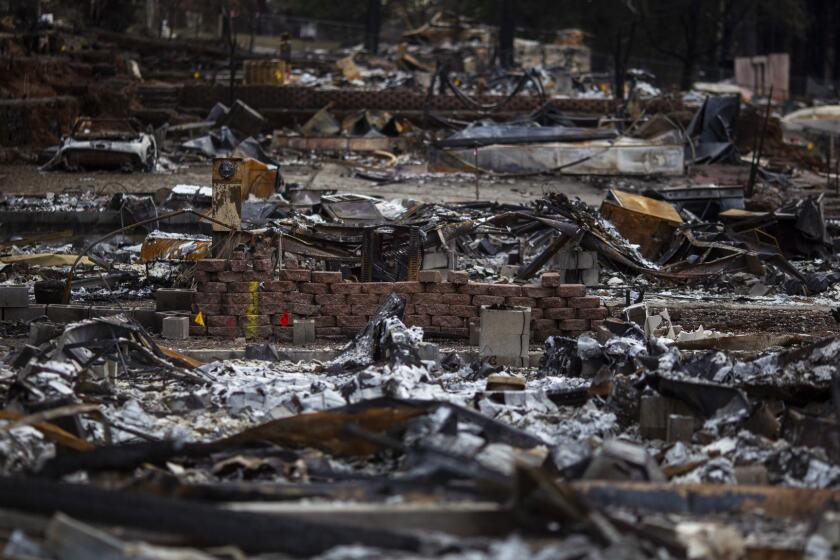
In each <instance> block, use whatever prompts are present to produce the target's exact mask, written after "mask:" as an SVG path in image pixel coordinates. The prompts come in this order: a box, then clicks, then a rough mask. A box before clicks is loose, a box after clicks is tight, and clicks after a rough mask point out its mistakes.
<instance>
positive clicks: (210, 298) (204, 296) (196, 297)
mask: <svg viewBox="0 0 840 560" xmlns="http://www.w3.org/2000/svg"><path fill="white" fill-rule="evenodd" d="M193 303H222V294H208V293H204V292H196V293H195V294H193Z"/></svg>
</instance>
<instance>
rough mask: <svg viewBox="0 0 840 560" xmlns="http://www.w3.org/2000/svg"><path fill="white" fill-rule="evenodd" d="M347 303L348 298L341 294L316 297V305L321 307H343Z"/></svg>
mask: <svg viewBox="0 0 840 560" xmlns="http://www.w3.org/2000/svg"><path fill="white" fill-rule="evenodd" d="M346 301H347V296H344V295H341V294H318V295H317V296H315V303H317V304H319V305H321V304H324V305H342V304H344V303H345V302H346Z"/></svg>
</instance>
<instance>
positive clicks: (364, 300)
mask: <svg viewBox="0 0 840 560" xmlns="http://www.w3.org/2000/svg"><path fill="white" fill-rule="evenodd" d="M347 303H349V304H351V305H378V304H379V296H378V295H377V294H350V295H349V296H347Z"/></svg>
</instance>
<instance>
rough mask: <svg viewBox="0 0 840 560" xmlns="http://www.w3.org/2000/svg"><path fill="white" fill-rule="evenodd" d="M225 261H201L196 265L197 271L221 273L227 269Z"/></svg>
mask: <svg viewBox="0 0 840 560" xmlns="http://www.w3.org/2000/svg"><path fill="white" fill-rule="evenodd" d="M226 264H227V261H226V260H225V259H201V260H200V261H198V263H197V264H196V269H197V270H201V271H202V272H221V271H223V270H224V269H225V265H226Z"/></svg>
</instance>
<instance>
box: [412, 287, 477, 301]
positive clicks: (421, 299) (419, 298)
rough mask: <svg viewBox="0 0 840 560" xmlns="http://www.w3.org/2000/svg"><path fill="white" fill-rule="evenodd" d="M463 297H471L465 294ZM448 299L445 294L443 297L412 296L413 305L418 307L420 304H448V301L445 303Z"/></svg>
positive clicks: (433, 295) (438, 295) (432, 295)
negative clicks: (445, 299)
mask: <svg viewBox="0 0 840 560" xmlns="http://www.w3.org/2000/svg"><path fill="white" fill-rule="evenodd" d="M430 285H431V284H430ZM463 295H465V296H467V297H468V298H469V297H470V296H468V295H467V294H463ZM446 297H447V295H446V294H443V295H441V294H429V293H424V294H411V303H413V304H414V305H417V304H420V303H446V301H444V298H446Z"/></svg>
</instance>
